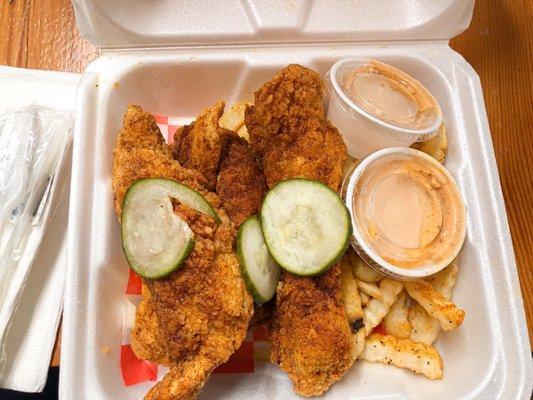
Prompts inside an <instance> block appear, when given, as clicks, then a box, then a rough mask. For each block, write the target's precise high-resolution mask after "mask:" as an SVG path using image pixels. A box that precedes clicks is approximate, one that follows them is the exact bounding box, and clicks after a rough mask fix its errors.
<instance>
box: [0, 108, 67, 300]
mask: <svg viewBox="0 0 533 400" xmlns="http://www.w3.org/2000/svg"><path fill="white" fill-rule="evenodd" d="M72 124H73V114H72V112H70V111H58V110H53V109H51V108H48V107H45V106H40V105H29V106H25V107H22V108H19V109H14V110H10V111H8V112H6V113H5V114H3V115H1V116H0V306H1V304H2V303H3V300H4V294H5V292H6V289H7V286H8V285H9V280H10V276H11V275H12V272H13V269H14V268H16V267H17V265H18V261H19V260H20V259H21V257H22V254H23V252H24V248H25V245H26V243H27V240H28V238H29V235H30V234H31V231H32V228H33V227H34V226H35V225H37V224H38V223H39V219H40V216H41V214H42V212H43V209H44V207H45V205H46V202H47V199H48V194H49V192H50V187H51V184H52V181H53V179H54V175H55V172H56V169H57V165H58V162H59V160H60V158H61V155H62V153H63V152H64V149H65V147H66V144H67V143H68V141H69V138H70V132H71V129H72Z"/></svg>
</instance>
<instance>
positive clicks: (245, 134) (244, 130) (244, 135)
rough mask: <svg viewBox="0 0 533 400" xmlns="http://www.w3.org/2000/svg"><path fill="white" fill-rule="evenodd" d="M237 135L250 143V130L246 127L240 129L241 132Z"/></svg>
mask: <svg viewBox="0 0 533 400" xmlns="http://www.w3.org/2000/svg"><path fill="white" fill-rule="evenodd" d="M237 135H239V136H240V137H242V138H243V139H244V140H246V141H247V142H249V141H250V135H248V129H247V128H246V125H243V126H241V127H240V128H239V130H238V131H237Z"/></svg>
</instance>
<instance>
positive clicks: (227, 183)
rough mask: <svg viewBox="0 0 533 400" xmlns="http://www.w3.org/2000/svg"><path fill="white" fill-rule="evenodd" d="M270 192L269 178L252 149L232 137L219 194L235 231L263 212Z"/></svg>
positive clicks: (228, 143)
mask: <svg viewBox="0 0 533 400" xmlns="http://www.w3.org/2000/svg"><path fill="white" fill-rule="evenodd" d="M266 189H267V186H266V182H265V176H264V174H263V171H262V170H261V168H260V166H259V163H258V161H257V158H256V156H255V154H254V152H253V151H252V149H251V148H250V145H249V144H248V142H247V141H246V140H244V139H243V138H240V137H239V136H237V134H233V135H231V136H230V137H229V138H228V140H227V143H226V145H225V149H224V151H223V156H222V159H221V162H220V171H219V173H218V181H217V187H216V191H217V194H218V195H219V196H220V199H221V200H222V206H223V207H224V210H226V212H227V213H228V216H229V217H230V219H231V220H232V222H233V223H234V224H235V227H237V228H238V227H239V226H240V225H241V224H242V223H243V222H244V220H245V219H246V218H247V217H249V216H250V215H254V214H257V213H258V212H259V209H260V208H261V202H262V200H263V196H264V194H265V192H266Z"/></svg>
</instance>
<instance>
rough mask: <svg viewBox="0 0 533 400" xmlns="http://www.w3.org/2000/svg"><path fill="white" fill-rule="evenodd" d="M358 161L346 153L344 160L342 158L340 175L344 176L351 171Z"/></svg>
mask: <svg viewBox="0 0 533 400" xmlns="http://www.w3.org/2000/svg"><path fill="white" fill-rule="evenodd" d="M359 163H361V161H360V160H358V159H357V158H353V157H352V156H350V155H347V156H346V160H344V164H342V176H343V177H346V176H347V175H348V174H349V173H351V172H353V170H354V169H355V168H356V167H357V166H358V165H359Z"/></svg>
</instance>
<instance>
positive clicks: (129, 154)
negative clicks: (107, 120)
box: [113, 106, 252, 400]
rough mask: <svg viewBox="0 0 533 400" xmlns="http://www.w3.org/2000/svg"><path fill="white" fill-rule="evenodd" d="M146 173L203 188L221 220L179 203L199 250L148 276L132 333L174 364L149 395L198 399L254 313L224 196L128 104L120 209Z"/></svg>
mask: <svg viewBox="0 0 533 400" xmlns="http://www.w3.org/2000/svg"><path fill="white" fill-rule="evenodd" d="M141 177H164V178H169V179H175V180H177V181H179V182H181V183H184V184H186V185H188V186H190V187H192V188H194V189H196V190H198V191H200V193H202V194H203V195H204V197H205V198H206V199H207V201H208V202H209V203H210V204H211V205H212V206H213V207H214V208H215V210H216V212H217V214H218V216H219V217H220V223H219V224H217V222H216V221H215V220H214V218H212V217H211V216H208V215H206V214H201V213H199V212H197V211H195V210H192V209H190V208H189V207H187V206H185V205H183V204H174V210H175V212H176V213H178V214H179V215H180V216H181V217H182V218H184V220H185V221H186V222H187V223H188V224H189V226H190V228H191V229H192V231H193V232H194V235H195V245H194V249H193V251H192V253H191V254H190V255H189V257H188V258H187V260H186V261H185V263H184V265H183V266H182V267H181V268H180V269H178V270H176V271H175V272H173V273H172V274H170V275H169V276H168V277H166V278H164V279H159V280H150V279H143V284H144V285H145V288H144V290H146V289H148V291H149V294H148V296H145V297H143V300H142V301H141V305H140V307H139V310H138V312H137V315H136V321H135V325H136V326H135V328H134V332H133V339H132V340H134V341H135V346H134V351H139V354H137V355H138V356H142V357H146V358H147V359H151V360H158V361H161V360H163V361H165V360H166V361H171V362H172V363H173V364H175V366H174V367H172V369H171V370H170V372H169V373H168V374H167V375H166V376H165V377H164V378H163V380H162V381H161V382H159V383H158V384H157V385H155V386H154V387H153V388H152V389H151V391H150V392H149V393H148V394H147V396H146V398H147V399H168V400H178V399H179V400H181V399H183V400H186V399H195V398H196V397H197V395H198V392H199V390H200V388H201V387H202V386H203V385H204V383H205V381H206V379H207V378H208V377H209V375H210V374H211V372H212V371H213V369H214V368H216V367H217V366H218V365H220V364H222V363H224V362H225V361H227V359H228V358H229V356H230V355H231V354H232V353H233V352H234V351H235V350H236V349H237V348H239V346H240V345H241V342H242V340H243V339H244V337H245V335H246V332H247V328H248V323H249V321H250V318H251V315H252V298H251V296H250V295H249V294H248V292H247V290H246V287H245V284H244V282H243V280H242V278H241V275H240V267H239V264H238V260H237V257H236V255H235V253H234V250H233V243H234V239H235V230H234V228H233V225H232V224H231V223H230V221H229V218H228V216H227V215H226V213H225V212H224V210H223V209H222V208H221V202H220V199H219V198H218V196H216V195H215V194H214V193H210V192H207V191H206V190H205V189H203V187H202V183H205V179H204V177H203V176H202V175H201V174H199V173H198V172H196V171H194V170H190V169H187V168H184V167H182V166H181V165H180V164H179V163H178V162H177V161H175V160H173V159H172V158H171V152H170V149H169V148H168V147H167V145H166V144H165V143H164V141H163V138H162V136H161V133H160V132H159V129H158V128H157V125H156V124H155V121H154V120H153V117H152V116H151V115H150V114H148V113H145V112H144V111H142V109H141V108H140V107H138V106H130V107H129V108H128V111H127V112H126V115H125V117H124V127H123V128H122V130H121V131H120V134H119V137H118V139H117V144H116V146H115V151H114V163H113V189H114V192H115V200H116V209H117V213H118V214H120V212H121V207H120V205H121V204H122V199H123V197H124V194H125V191H126V189H127V187H128V186H129V185H130V184H131V183H132V182H134V181H135V180H136V179H138V178H141ZM145 293H146V292H145ZM154 316H155V318H156V319H155V320H154ZM145 325H146V326H145ZM152 329H154V331H153V332H152V335H150V333H149V331H150V330H152ZM155 341H157V342H158V343H157V344H156V343H155ZM171 362H167V364H171Z"/></svg>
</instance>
